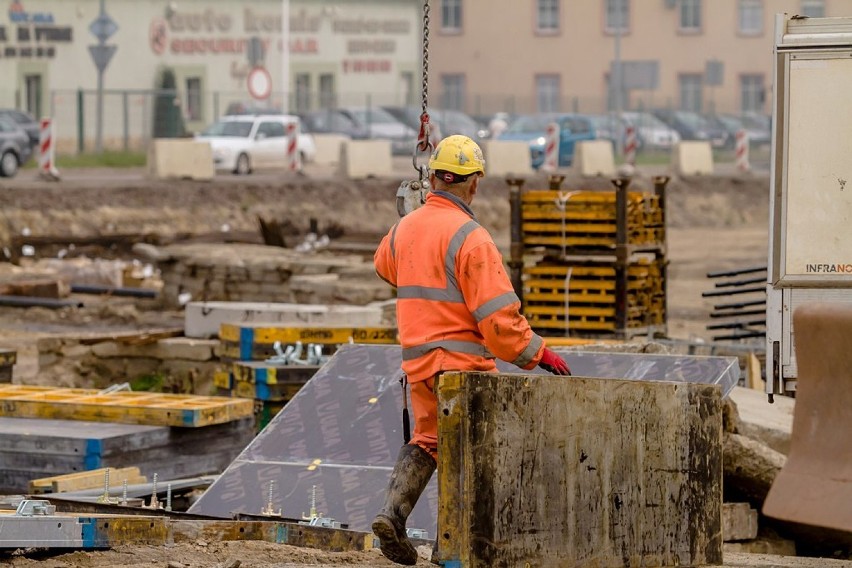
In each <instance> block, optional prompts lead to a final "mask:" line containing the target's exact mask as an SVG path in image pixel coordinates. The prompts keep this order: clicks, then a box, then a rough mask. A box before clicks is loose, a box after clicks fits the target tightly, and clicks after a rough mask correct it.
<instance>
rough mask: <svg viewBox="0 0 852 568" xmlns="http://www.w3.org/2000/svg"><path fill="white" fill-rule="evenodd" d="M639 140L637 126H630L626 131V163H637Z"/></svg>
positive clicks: (632, 164) (633, 164)
mask: <svg viewBox="0 0 852 568" xmlns="http://www.w3.org/2000/svg"><path fill="white" fill-rule="evenodd" d="M637 147H638V142H637V140H636V127H635V126H628V127H627V128H626V129H625V132H624V163H625V164H630V165H631V166H635V165H636V148H637Z"/></svg>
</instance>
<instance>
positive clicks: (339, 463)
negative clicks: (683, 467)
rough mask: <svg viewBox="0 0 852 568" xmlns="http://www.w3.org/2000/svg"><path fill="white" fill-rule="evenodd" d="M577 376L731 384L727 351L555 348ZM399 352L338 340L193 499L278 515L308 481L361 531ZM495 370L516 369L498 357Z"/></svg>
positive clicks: (384, 447) (208, 507)
mask: <svg viewBox="0 0 852 568" xmlns="http://www.w3.org/2000/svg"><path fill="white" fill-rule="evenodd" d="M557 351H559V352H561V353H562V354H563V355H564V356H565V357H566V358H567V360H568V363H569V364H570V365H571V368H572V370H573V371H574V372H575V374H577V375H582V376H586V377H598V378H619V379H629V380H651V381H661V380H663V381H679V382H695V383H704V384H719V385H721V386H722V388H723V392H725V393H727V392H728V391H730V389H732V388H733V386H734V385H735V384H736V380H737V379H738V377H739V368H738V366H737V361H736V359H735V358H727V357H694V356H681V355H656V354H654V355H649V354H632V353H610V352H603V353H589V352H576V351H568V350H560V349H557ZM401 362H402V357H401V351H400V348H399V346H396V345H387V346H386V345H358V344H350V345H343V346H341V347H340V349H338V351H337V352H336V353H335V354H334V356H333V357H332V358H331V359H330V360H329V361H328V363H326V364H325V365H324V366H323V367H322V368H321V369H320V370H319V371H318V372H317V374H316V375H314V377H313V378H312V379H311V380H310V381H308V383H307V384H306V385H305V386H304V387H302V389H301V390H300V391H299V392H298V394H297V395H296V396H295V397H293V399H292V400H291V401H290V402H289V403H287V405H286V406H284V408H283V410H282V411H281V412H279V413H278V415H276V416H275V418H273V419H272V421H270V423H269V424H268V425H267V426H266V427H265V428H264V430H263V431H262V432H261V433H260V434H259V435H258V436H257V437H256V438H255V440H254V441H253V442H252V443H251V444H250V445H249V446H248V447H247V448H246V449H245V450H244V451H243V452H242V453H241V454H240V455H239V456H238V457H237V459H236V460H235V461H234V462H233V463H232V464H231V465H230V466H229V467H228V469H227V470H226V471H225V472H223V474H222V476H221V477H220V478H219V479H218V480H217V481H216V482H215V483H213V485H211V486H210V488H208V490H207V491H206V492H205V493H204V495H202V496H201V498H200V499H199V500H198V501H197V502H196V503H195V504H194V505H193V506H192V508H191V509H190V512H192V513H196V514H201V515H209V516H214V517H220V518H231V517H232V516H233V515H234V514H235V513H246V514H258V513H259V512H260V510H261V509H262V508H263V507H264V506H266V504H267V501H268V487H269V482H270V481H271V480H274V481H275V483H274V485H273V493H274V495H273V499H272V505H273V508H274V509H276V510H277V509H279V508H280V509H283V511H284V515H285V516H290V514H291V513H293V512H297V513H301V512H303V511H304V512H307V511H308V507H309V499H310V493H311V489H312V486H313V485H316V486H317V508H318V509H319V510H320V511H321V512H323V513H324V514H325V515H327V516H329V517H332V518H334V519H335V520H337V521H339V522H341V523H344V524H348V525H349V528H350V529H353V530H360V531H369V530H370V521H371V520H372V517H373V515H374V514H375V513H376V512H377V511H378V510H379V508H380V507H381V505H382V502H383V499H384V490H385V488H386V485H387V479H388V476H389V475H390V472H391V470H392V469H393V465H394V462H395V460H396V455H397V452H398V450H399V447H400V446H401V445H402V443H403V439H402V425H401V419H400V408H401V402H402V394H401V389H400V387H399V379H400V377H401V371H400V364H401ZM498 367H499V368H500V371H501V372H516V373H521V372H523V373H527V374H529V373H544V371H540V370H537V371H522V370H521V369H518V368H517V367H515V366H513V365H510V364H508V363H503V362H500V363H499V365H498ZM437 506H438V504H437V485H436V481H435V480H434V479H433V480H432V482H431V483H430V485H429V487H428V488H427V490H426V493H425V495H424V497H423V498H422V499H421V500H420V503H418V505H417V507H416V508H415V510H414V512H413V513H412V516H411V519H410V521H409V527H416V528H421V529H424V530H426V531H427V532H428V533H429V534H430V535H433V536H434V534H435V526H436V520H437Z"/></svg>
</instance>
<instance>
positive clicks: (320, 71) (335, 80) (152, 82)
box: [0, 0, 422, 149]
mask: <svg viewBox="0 0 852 568" xmlns="http://www.w3.org/2000/svg"><path fill="white" fill-rule="evenodd" d="M0 1H2V4H0V6H2V12H0V107H17V108H21V109H24V110H27V111H29V112H31V113H32V114H33V115H35V116H37V117H41V116H47V115H50V116H53V117H54V119H55V122H56V124H57V131H58V132H57V138H58V139H59V140H60V141H63V146H64V147H65V148H66V149H67V146H68V145H69V144H70V143H71V142H74V141H76V144H77V145H78V146H79V147H81V148H80V149H86V148H85V141H86V140H89V139H91V138H92V137H93V130H94V129H95V128H97V125H96V123H97V122H98V120H97V117H98V115H99V112H98V111H99V108H101V109H102V112H103V117H104V118H103V119H102V120H101V122H102V125H103V126H102V127H101V128H102V129H103V132H102V134H103V139H104V141H105V144H106V145H107V146H116V145H119V146H120V145H122V144H124V145H125V146H127V145H128V144H129V145H132V146H138V145H139V144H140V143H144V138H145V137H146V136H148V135H150V133H151V132H150V131H151V127H150V124H151V123H152V120H153V117H152V114H153V113H154V112H155V106H156V105H155V101H156V97H157V95H156V94H155V91H157V90H162V89H163V88H164V85H163V78H164V72H165V71H168V72H169V74H170V75H171V76H172V77H173V79H174V81H173V84H172V83H169V85H168V86H167V87H166V88H167V89H170V90H173V91H174V97H173V103H174V104H175V105H176V106H178V107H179V108H180V110H181V114H182V116H183V119H184V121H185V124H186V130H187V131H189V132H192V131H197V130H199V129H201V128H203V127H204V126H205V125H207V124H209V123H210V122H211V121H212V120H214V119H215V118H216V117H218V116H220V115H221V114H223V113H224V112H225V111H226V110H227V109H228V108H229V107H230V106H232V105H247V106H255V107H260V108H267V107H269V108H275V109H285V110H288V111H295V110H308V109H311V108H316V107H318V106H331V105H367V104H404V103H407V102H409V101H411V100H415V99H416V98H417V97H418V96H419V95H418V94H417V93H416V92H415V89H417V90H418V91H419V85H420V58H421V51H422V50H421V49H420V47H419V45H420V37H421V30H422V23H421V22H422V20H421V13H422V9H421V6H422V4H421V3H420V1H419V0H357V1H356V0H241V1H240V2H233V1H229V0H74V1H70V0H12V1H9V0H0ZM3 4H4V5H3ZM102 7H103V14H102V12H101V9H102ZM284 12H288V15H289V21H290V26H289V29H288V30H287V33H284V32H283V31H282V26H281V22H282V14H283V13H284ZM285 42H286V43H287V44H288V45H289V51H288V52H286V57H285V51H284V50H283V49H282V47H283V45H284V44H285ZM99 61H100V63H101V64H104V66H103V74H102V76H101V77H100V82H101V85H102V90H101V91H100V97H98V96H97V95H98V88H97V87H98V84H99V72H98V67H97V63H98V62H99ZM285 73H286V74H287V75H288V80H287V82H286V84H285V83H284V82H283V81H282V77H283V76H284V74H285ZM285 101H286V104H285Z"/></svg>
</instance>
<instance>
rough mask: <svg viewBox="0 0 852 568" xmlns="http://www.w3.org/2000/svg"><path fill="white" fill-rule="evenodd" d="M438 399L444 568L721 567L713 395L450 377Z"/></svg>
mask: <svg viewBox="0 0 852 568" xmlns="http://www.w3.org/2000/svg"><path fill="white" fill-rule="evenodd" d="M438 398H439V412H438V416H439V431H440V432H441V435H440V436H439V438H438V444H439V452H438V456H439V458H438V459H439V464H438V483H439V487H440V491H441V501H440V504H439V510H438V515H439V517H438V526H439V539H438V543H439V552H438V557H439V560H441V561H443V562H446V563H453V562H455V563H457V564H454V565H458V566H465V567H471V568H474V567H475V568H479V567H486V566H487V567H491V566H517V565H525V564H524V563H526V564H529V565H530V566H606V567H608V568H620V567H625V568H626V567H628V566H695V565H719V564H721V563H722V538H721V536H722V535H721V516H722V515H721V505H722V418H721V416H722V405H721V390H720V388H719V387H718V386H715V385H699V384H686V383H665V382H644V381H625V380H614V379H613V380H607V379H587V378H580V377H573V378H571V379H570V380H564V379H559V378H554V377H550V376H543V375H499V374H487V373H455V372H451V373H444V374H443V375H442V377H441V379H440V381H439V386H438ZM531 408H535V409H536V410H535V412H530V411H529V410H530V409H531Z"/></svg>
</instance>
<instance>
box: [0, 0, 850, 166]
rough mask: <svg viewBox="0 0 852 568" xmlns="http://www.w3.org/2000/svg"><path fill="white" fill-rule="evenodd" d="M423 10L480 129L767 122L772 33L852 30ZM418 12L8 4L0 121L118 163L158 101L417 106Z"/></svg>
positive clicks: (697, 10) (808, 4) (185, 3)
mask: <svg viewBox="0 0 852 568" xmlns="http://www.w3.org/2000/svg"><path fill="white" fill-rule="evenodd" d="M429 3H430V7H431V11H430V15H431V19H430V26H429V40H430V41H429V50H428V55H429V71H430V73H429V82H428V86H429V102H430V104H431V105H432V106H435V107H445V108H456V109H460V110H464V111H466V112H468V113H469V114H473V115H481V116H488V115H490V114H493V113H495V112H500V111H506V112H516V113H522V112H537V111H555V110H559V111H578V112H587V113H599V112H603V111H606V110H615V109H618V108H621V109H640V108H655V107H674V108H683V109H690V110H697V111H701V112H712V111H717V112H726V113H741V112H759V113H764V114H768V113H769V104H770V100H771V92H772V91H771V89H772V85H771V82H772V46H773V37H774V21H775V15H776V14H777V13H781V12H787V13H791V14H802V15H807V16H816V17H831V16H844V15H852V0H429ZM102 7H103V8H102ZM423 7H424V0H242V1H240V2H232V1H229V0H74V1H71V0H0V107H17V108H21V109H24V110H28V111H29V112H31V113H32V114H33V115H35V116H38V117H41V116H52V117H54V120H55V123H56V127H57V134H56V138H57V139H58V140H59V141H60V148H61V149H62V150H69V149H72V150H73V149H74V148H75V147H76V149H77V150H78V151H81V150H87V149H91V145H90V144H91V140H93V139H95V138H98V139H99V140H100V138H101V137H102V138H103V142H104V144H105V145H106V146H108V147H116V146H117V147H125V148H128V147H144V145H145V143H146V142H147V139H148V138H150V136H151V135H152V134H153V131H154V127H153V125H154V122H155V118H154V115H155V114H156V113H157V108H158V104H157V103H158V96H159V97H160V98H162V97H163V96H164V95H163V93H164V92H165V93H166V96H167V97H170V98H169V100H170V101H171V104H173V105H174V106H176V107H178V109H179V114H180V116H181V117H182V118H183V121H184V123H185V131H187V132H193V131H198V130H200V129H202V128H203V127H204V126H205V125H207V124H209V123H211V122H212V121H213V120H215V119H216V118H217V117H219V116H221V115H222V114H224V113H225V112H226V111H227V110H228V109H229V108H230V107H232V106H233V105H246V106H255V107H260V108H267V107H268V108H275V109H283V110H287V111H305V110H310V109H315V108H322V107H331V106H342V105H346V106H365V105H381V104H393V105H404V104H418V103H419V102H420V97H421V91H422V89H421V61H422V53H423V45H422V32H423ZM102 9H103V13H102ZM285 14H286V16H287V18H288V19H289V26H288V28H287V29H286V30H285V29H282V25H281V22H282V20H283V16H284V15H285ZM285 44H286V45H288V46H289V49H288V50H286V51H285V50H284V49H283V46H284V45H285ZM98 63H100V64H101V68H102V69H103V73H102V74H101V73H99V70H98ZM167 74H168V75H170V76H171V81H170V82H166V81H165V79H166V75H167ZM285 75H286V76H287V80H286V81H284V80H283V78H284V76H285ZM99 85H100V86H101V89H99V88H98V86H99ZM164 85H165V86H164ZM170 93H171V95H170ZM159 102H160V103H161V102H162V101H161V100H160V101H159ZM96 133H97V136H96Z"/></svg>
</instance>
